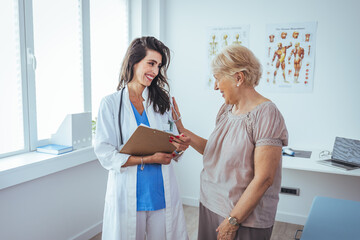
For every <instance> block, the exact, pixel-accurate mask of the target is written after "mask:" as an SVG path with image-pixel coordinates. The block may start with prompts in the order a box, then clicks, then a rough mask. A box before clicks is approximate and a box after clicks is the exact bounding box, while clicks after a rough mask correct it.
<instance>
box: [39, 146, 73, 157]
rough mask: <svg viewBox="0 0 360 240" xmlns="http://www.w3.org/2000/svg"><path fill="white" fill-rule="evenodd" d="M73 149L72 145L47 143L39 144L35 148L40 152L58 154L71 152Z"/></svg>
mask: <svg viewBox="0 0 360 240" xmlns="http://www.w3.org/2000/svg"><path fill="white" fill-rule="evenodd" d="M72 150H73V148H72V146H64V145H58V144H48V145H44V146H40V147H37V148H36V151H37V152H41V153H49V154H54V155H59V154H63V153H67V152H71V151H72Z"/></svg>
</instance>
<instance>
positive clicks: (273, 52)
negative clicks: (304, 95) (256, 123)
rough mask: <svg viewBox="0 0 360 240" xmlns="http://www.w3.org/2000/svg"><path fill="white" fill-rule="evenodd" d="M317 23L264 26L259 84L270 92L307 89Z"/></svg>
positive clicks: (309, 80)
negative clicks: (263, 57)
mask: <svg viewBox="0 0 360 240" xmlns="http://www.w3.org/2000/svg"><path fill="white" fill-rule="evenodd" d="M316 28H317V23H316V22H312V23H293V24H276V25H267V31H266V43H267V44H266V45H265V46H266V49H265V50H266V57H265V60H266V61H265V63H263V64H264V73H263V78H262V80H261V81H260V87H261V88H262V89H264V90H266V91H270V92H284V93H290V92H311V91H312V89H313V84H314V63H315V46H316V45H315V40H316Z"/></svg>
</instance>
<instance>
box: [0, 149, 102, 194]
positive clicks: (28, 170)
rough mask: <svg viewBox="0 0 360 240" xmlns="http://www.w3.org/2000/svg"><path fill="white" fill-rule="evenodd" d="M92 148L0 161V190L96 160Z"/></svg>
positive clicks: (28, 154) (13, 157) (27, 155)
mask: <svg viewBox="0 0 360 240" xmlns="http://www.w3.org/2000/svg"><path fill="white" fill-rule="evenodd" d="M96 159H97V158H96V155H95V153H94V148H93V147H92V146H91V147H86V148H82V149H78V150H75V151H72V152H69V153H64V154H61V155H51V154H46V153H38V152H30V153H25V154H19V155H16V156H11V157H7V158H3V159H0V190H1V189H4V188H7V187H11V186H14V185H17V184H20V183H24V182H27V181H30V180H33V179H36V178H40V177H43V176H46V175H49V174H52V173H55V172H59V171H62V170H65V169H68V168H72V167H75V166H78V165H81V164H83V163H87V162H91V161H94V160H96Z"/></svg>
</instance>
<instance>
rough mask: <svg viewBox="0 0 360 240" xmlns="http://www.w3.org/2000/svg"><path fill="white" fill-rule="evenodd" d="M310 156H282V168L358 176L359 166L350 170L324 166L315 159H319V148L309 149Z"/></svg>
mask: <svg viewBox="0 0 360 240" xmlns="http://www.w3.org/2000/svg"><path fill="white" fill-rule="evenodd" d="M310 151H312V153H311V158H299V157H290V156H283V163H282V167H283V169H284V168H285V169H295V170H304V171H312V172H321V173H331V174H338V175H347V176H357V177H360V168H359V169H354V170H350V171H346V170H342V169H338V168H335V167H331V166H325V165H322V164H320V163H318V162H317V161H319V160H320V158H319V153H320V152H321V150H310Z"/></svg>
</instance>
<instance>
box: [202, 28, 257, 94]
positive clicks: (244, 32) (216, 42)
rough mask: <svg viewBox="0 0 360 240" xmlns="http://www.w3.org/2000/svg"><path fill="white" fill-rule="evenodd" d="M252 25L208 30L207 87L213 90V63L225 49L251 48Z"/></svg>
mask: <svg viewBox="0 0 360 240" xmlns="http://www.w3.org/2000/svg"><path fill="white" fill-rule="evenodd" d="M249 30H250V25H243V26H238V27H216V28H209V29H208V36H207V46H208V47H207V49H208V71H207V72H208V76H207V77H206V85H207V86H208V87H209V88H211V89H213V88H214V83H215V79H214V77H213V76H212V74H211V61H212V60H213V58H214V57H215V55H216V54H218V53H219V52H220V51H221V50H222V49H223V48H224V47H226V46H228V45H231V44H241V45H243V46H245V47H249Z"/></svg>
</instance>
